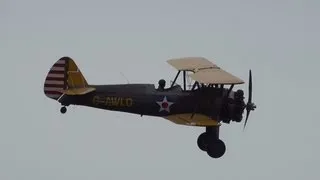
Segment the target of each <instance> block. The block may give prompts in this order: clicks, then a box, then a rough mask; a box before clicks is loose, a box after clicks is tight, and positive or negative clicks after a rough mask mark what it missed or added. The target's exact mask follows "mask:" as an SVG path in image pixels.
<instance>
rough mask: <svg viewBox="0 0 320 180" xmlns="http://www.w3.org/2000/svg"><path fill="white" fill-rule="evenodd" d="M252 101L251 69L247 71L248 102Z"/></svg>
mask: <svg viewBox="0 0 320 180" xmlns="http://www.w3.org/2000/svg"><path fill="white" fill-rule="evenodd" d="M251 101H252V74H251V69H250V71H249V100H248V103H251Z"/></svg>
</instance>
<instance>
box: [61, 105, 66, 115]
mask: <svg viewBox="0 0 320 180" xmlns="http://www.w3.org/2000/svg"><path fill="white" fill-rule="evenodd" d="M60 112H61V113H62V114H64V113H66V112H67V108H66V107H65V106H63V107H61V108H60Z"/></svg>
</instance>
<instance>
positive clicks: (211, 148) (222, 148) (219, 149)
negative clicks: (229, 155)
mask: <svg viewBox="0 0 320 180" xmlns="http://www.w3.org/2000/svg"><path fill="white" fill-rule="evenodd" d="M225 152H226V145H225V144H224V142H223V141H222V140H220V139H217V140H215V141H211V142H209V144H208V149H207V153H208V155H209V156H210V157H212V158H220V157H221V156H223V155H224V153H225Z"/></svg>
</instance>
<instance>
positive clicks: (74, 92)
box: [62, 87, 96, 95]
mask: <svg viewBox="0 0 320 180" xmlns="http://www.w3.org/2000/svg"><path fill="white" fill-rule="evenodd" d="M95 90H96V89H95V88H93V87H85V88H72V89H66V90H63V91H62V93H63V94H66V95H84V94H88V93H90V92H93V91H95Z"/></svg>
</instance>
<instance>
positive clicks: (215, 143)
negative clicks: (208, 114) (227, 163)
mask: <svg viewBox="0 0 320 180" xmlns="http://www.w3.org/2000/svg"><path fill="white" fill-rule="evenodd" d="M197 144H198V147H199V148H200V149H201V150H202V151H205V152H207V154H208V155H209V156H210V157H212V158H220V157H222V156H223V155H224V153H225V152H226V145H225V144H224V142H223V141H222V140H221V139H219V127H207V130H206V132H204V133H202V134H200V136H199V137H198V141H197Z"/></svg>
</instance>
